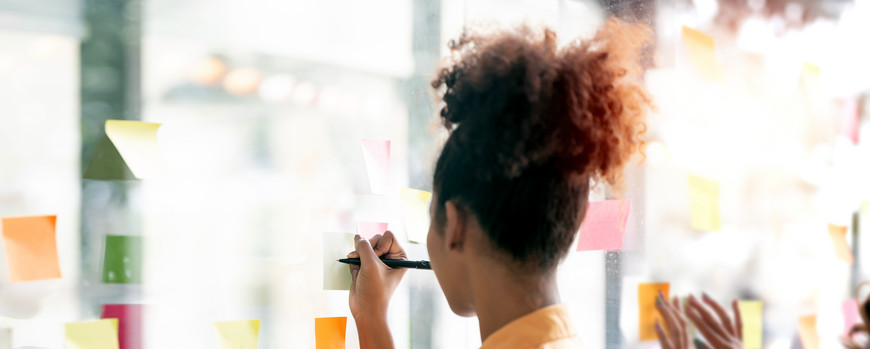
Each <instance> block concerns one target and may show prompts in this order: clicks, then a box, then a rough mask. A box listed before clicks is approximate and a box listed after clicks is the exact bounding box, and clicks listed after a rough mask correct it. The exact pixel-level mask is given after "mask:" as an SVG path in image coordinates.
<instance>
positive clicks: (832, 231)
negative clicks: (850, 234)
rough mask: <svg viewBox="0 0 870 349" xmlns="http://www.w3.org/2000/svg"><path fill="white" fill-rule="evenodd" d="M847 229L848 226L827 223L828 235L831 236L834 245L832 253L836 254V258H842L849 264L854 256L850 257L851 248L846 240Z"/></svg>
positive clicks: (852, 261)
mask: <svg viewBox="0 0 870 349" xmlns="http://www.w3.org/2000/svg"><path fill="white" fill-rule="evenodd" d="M848 230H849V227H846V226H842V225H835V224H828V235H830V236H831V243H832V244H833V245H834V253H836V254H837V258H839V259H840V260H843V261H845V262H847V263H849V264H852V263H854V258H852V248H851V247H849V243H848V242H846V232H847V231H848Z"/></svg>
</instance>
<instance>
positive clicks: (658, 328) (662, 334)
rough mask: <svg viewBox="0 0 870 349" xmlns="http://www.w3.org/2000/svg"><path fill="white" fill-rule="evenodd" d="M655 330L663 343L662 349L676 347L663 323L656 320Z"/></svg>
mask: <svg viewBox="0 0 870 349" xmlns="http://www.w3.org/2000/svg"><path fill="white" fill-rule="evenodd" d="M655 330H656V334H657V335H658V336H659V343H661V345H662V349H676V348H674V345H673V344H672V343H671V339H670V338H668V336H667V335H666V334H665V329H664V328H662V324H661V323H660V322H658V321H656V324H655Z"/></svg>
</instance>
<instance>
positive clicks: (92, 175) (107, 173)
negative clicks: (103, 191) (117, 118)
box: [82, 136, 135, 181]
mask: <svg viewBox="0 0 870 349" xmlns="http://www.w3.org/2000/svg"><path fill="white" fill-rule="evenodd" d="M82 177H83V178H85V179H97V180H104V181H111V180H127V179H135V177H134V176H133V172H131V171H130V168H129V167H127V163H125V162H124V159H123V158H122V157H121V153H119V152H118V149H117V148H115V145H114V144H112V141H111V140H109V137H106V136H103V138H101V139H100V143H99V144H97V149H96V150H95V151H94V153H93V155H91V160H90V162H88V167H87V170H85V174H84V175H83V176H82Z"/></svg>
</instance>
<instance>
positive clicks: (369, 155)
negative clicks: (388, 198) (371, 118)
mask: <svg viewBox="0 0 870 349" xmlns="http://www.w3.org/2000/svg"><path fill="white" fill-rule="evenodd" d="M362 148H363V160H364V161H365V164H366V173H367V174H368V177H369V185H370V186H371V189H372V193H373V194H379V195H387V194H389V192H390V141H378V140H371V139H363V140H362Z"/></svg>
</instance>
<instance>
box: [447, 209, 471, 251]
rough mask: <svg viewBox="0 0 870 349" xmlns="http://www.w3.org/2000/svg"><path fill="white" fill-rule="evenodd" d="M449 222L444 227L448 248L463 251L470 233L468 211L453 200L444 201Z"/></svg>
mask: <svg viewBox="0 0 870 349" xmlns="http://www.w3.org/2000/svg"><path fill="white" fill-rule="evenodd" d="M444 210H445V211H446V212H445V213H446V214H447V222H446V224H445V229H444V241H445V243H446V244H447V250H456V251H461V250H462V247H463V244H464V243H465V238H466V237H467V235H468V234H467V233H468V212H467V211H466V210H465V209H464V208H463V207H461V206H459V205H456V203H454V202H453V201H451V200H447V202H445V203H444Z"/></svg>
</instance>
